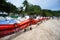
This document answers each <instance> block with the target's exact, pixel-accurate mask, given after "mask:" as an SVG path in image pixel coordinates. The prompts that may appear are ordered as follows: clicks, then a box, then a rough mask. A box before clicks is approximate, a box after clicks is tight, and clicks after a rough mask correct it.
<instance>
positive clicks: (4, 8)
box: [0, 0, 17, 15]
mask: <svg viewBox="0 0 60 40" xmlns="http://www.w3.org/2000/svg"><path fill="white" fill-rule="evenodd" d="M16 10H17V8H16V6H15V5H13V4H11V3H9V2H6V0H0V11H1V12H7V13H8V15H9V13H10V12H12V13H14V12H16Z"/></svg>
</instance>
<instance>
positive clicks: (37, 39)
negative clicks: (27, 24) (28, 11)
mask: <svg viewBox="0 0 60 40" xmlns="http://www.w3.org/2000/svg"><path fill="white" fill-rule="evenodd" d="M31 27H33V29H32V30H30V31H26V32H23V30H22V31H20V32H17V33H15V34H13V35H10V36H6V37H4V38H0V40H60V20H57V19H53V20H52V19H50V20H48V21H45V22H43V23H41V24H39V25H37V24H36V25H32V26H31Z"/></svg>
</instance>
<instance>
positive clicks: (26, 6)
mask: <svg viewBox="0 0 60 40" xmlns="http://www.w3.org/2000/svg"><path fill="white" fill-rule="evenodd" d="M23 6H24V7H25V12H28V7H29V3H28V1H27V0H25V1H24V2H23Z"/></svg>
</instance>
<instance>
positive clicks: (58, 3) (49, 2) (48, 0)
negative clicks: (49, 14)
mask: <svg viewBox="0 0 60 40" xmlns="http://www.w3.org/2000/svg"><path fill="white" fill-rule="evenodd" d="M8 1H9V2H11V3H13V4H14V5H16V6H17V7H19V6H20V5H22V3H23V1H24V0H8ZM28 2H29V3H31V4H34V5H40V6H41V8H42V9H52V10H55V9H57V10H58V9H59V10H60V0H28Z"/></svg>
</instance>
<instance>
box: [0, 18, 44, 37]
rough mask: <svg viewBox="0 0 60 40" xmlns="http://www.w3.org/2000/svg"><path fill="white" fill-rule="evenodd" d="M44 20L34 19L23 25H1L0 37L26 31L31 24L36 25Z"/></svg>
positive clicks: (26, 21)
mask: <svg viewBox="0 0 60 40" xmlns="http://www.w3.org/2000/svg"><path fill="white" fill-rule="evenodd" d="M42 20H45V18H44V19H38V20H34V19H32V18H30V19H27V20H25V21H23V22H21V23H15V24H0V37H3V36H6V35H9V34H13V33H15V32H17V31H19V30H22V29H25V28H26V27H28V26H30V25H31V24H36V23H38V22H40V21H42Z"/></svg>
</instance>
